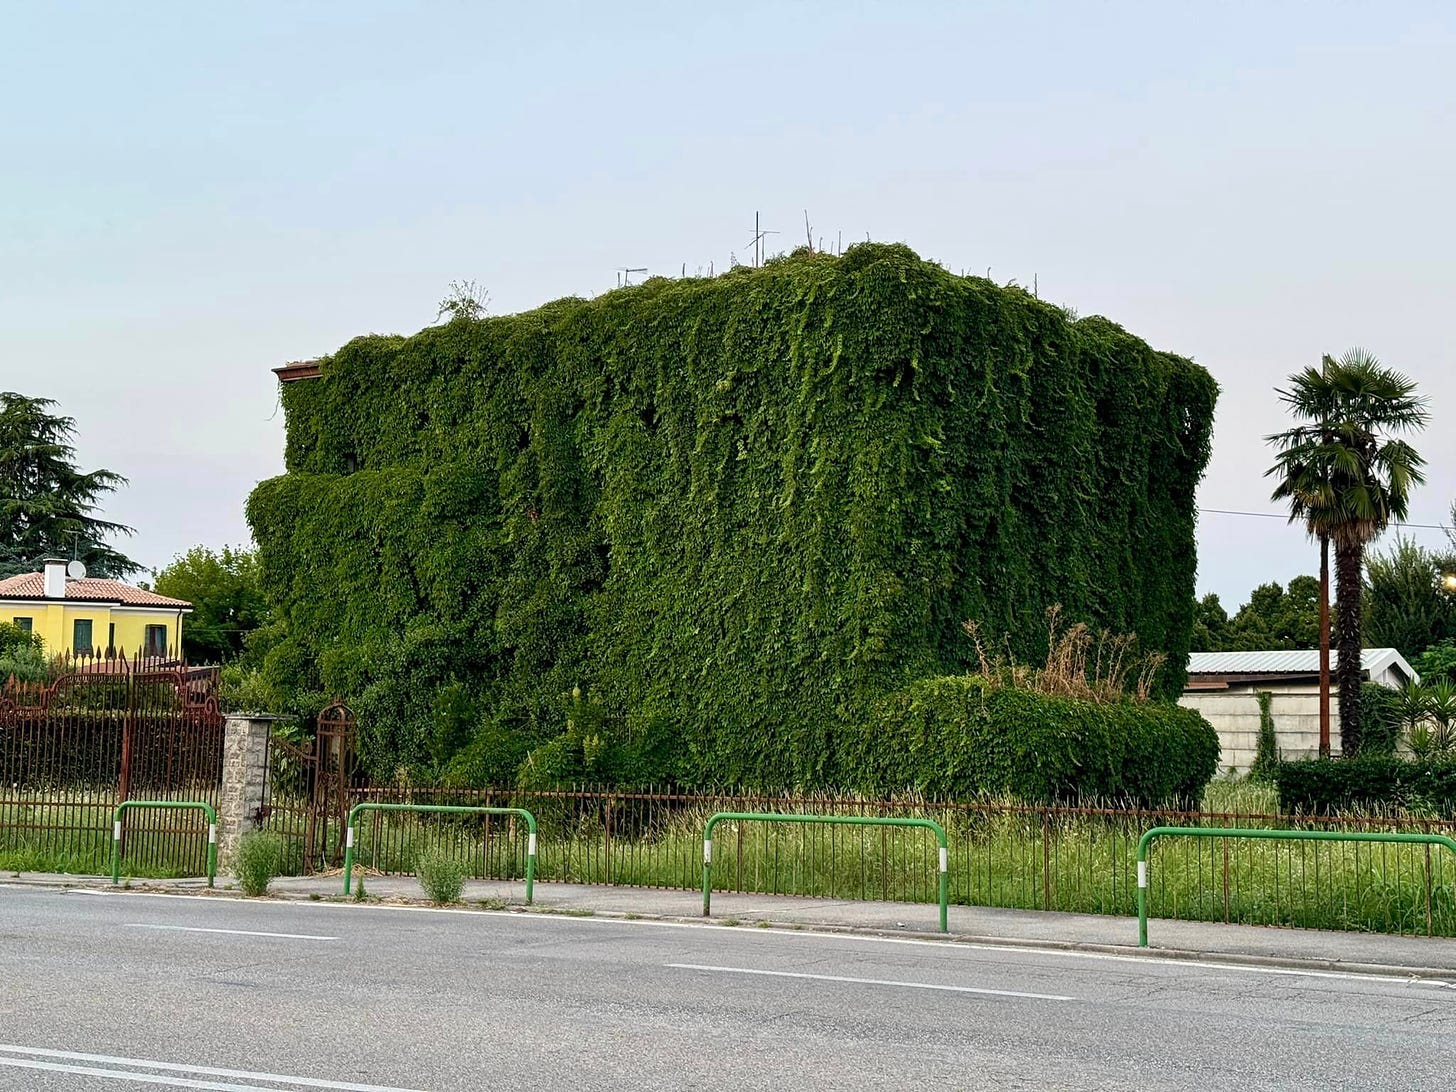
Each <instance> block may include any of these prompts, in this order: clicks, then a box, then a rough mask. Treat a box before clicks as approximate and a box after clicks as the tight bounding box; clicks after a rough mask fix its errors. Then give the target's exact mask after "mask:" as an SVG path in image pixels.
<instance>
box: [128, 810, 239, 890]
mask: <svg viewBox="0 0 1456 1092" xmlns="http://www.w3.org/2000/svg"><path fill="white" fill-rule="evenodd" d="M128 808H200V809H201V810H202V811H203V812H205V813H206V815H207V886H208V887H211V886H212V885H213V882H214V881H215V880H216V879H217V812H216V811H215V810H214V809H213V806H212V805H211V804H207V803H204V802H203V801H201V800H191V801H187V800H123V801H122V802H121V803H120V804H117V805H116V810H115V811H113V812H112V813H111V882H112V883H114V884H115V883H120V882H121V815H122V812H124V811H126V810H127V809H128Z"/></svg>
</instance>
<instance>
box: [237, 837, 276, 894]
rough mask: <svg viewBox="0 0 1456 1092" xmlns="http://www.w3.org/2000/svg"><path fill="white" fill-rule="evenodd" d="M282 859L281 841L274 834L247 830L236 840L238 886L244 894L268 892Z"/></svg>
mask: <svg viewBox="0 0 1456 1092" xmlns="http://www.w3.org/2000/svg"><path fill="white" fill-rule="evenodd" d="M282 859H283V843H282V840H281V839H280V838H279V837H278V835H276V834H269V833H265V832H263V831H261V830H254V831H249V832H248V833H247V834H244V835H243V837H242V839H241V841H239V842H238V862H237V869H238V887H240V888H241V889H242V892H243V894H244V895H250V896H254V897H256V896H258V895H266V894H267V893H268V884H269V883H270V882H271V881H272V879H273V877H274V876H276V875H278V866H279V864H280V862H281V861H282Z"/></svg>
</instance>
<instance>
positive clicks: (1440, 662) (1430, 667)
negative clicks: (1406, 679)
mask: <svg viewBox="0 0 1456 1092" xmlns="http://www.w3.org/2000/svg"><path fill="white" fill-rule="evenodd" d="M1411 666H1412V667H1413V668H1415V669H1416V674H1418V675H1419V676H1420V677H1421V681H1422V682H1426V683H1433V682H1439V681H1441V680H1442V679H1446V680H1447V681H1450V682H1456V642H1453V641H1442V642H1441V643H1440V644H1438V645H1432V646H1431V647H1430V648H1428V649H1426V650H1425V651H1424V652H1422V653H1421V654H1420V655H1419V656H1417V657H1416V658H1415V659H1414V660H1412V661H1411Z"/></svg>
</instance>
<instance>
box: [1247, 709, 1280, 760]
mask: <svg viewBox="0 0 1456 1092" xmlns="http://www.w3.org/2000/svg"><path fill="white" fill-rule="evenodd" d="M1254 698H1255V700H1257V701H1258V703H1259V739H1258V742H1257V744H1256V747H1255V750H1254V761H1253V763H1252V764H1251V765H1250V766H1249V776H1250V777H1251V778H1253V779H1254V780H1255V781H1272V780H1273V779H1274V771H1275V770H1276V769H1277V768H1278V766H1279V737H1278V735H1277V734H1276V733H1275V731H1274V711H1273V710H1274V695H1273V693H1272V692H1270V691H1268V690H1257V691H1255V692H1254Z"/></svg>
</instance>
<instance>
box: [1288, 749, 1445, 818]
mask: <svg viewBox="0 0 1456 1092" xmlns="http://www.w3.org/2000/svg"><path fill="white" fill-rule="evenodd" d="M1274 779H1275V782H1276V783H1277V784H1278V786H1279V807H1280V809H1281V810H1283V811H1286V812H1294V811H1299V812H1305V813H1308V814H1316V815H1325V814H1329V813H1332V812H1339V811H1346V810H1350V809H1370V808H1382V807H1383V808H1403V809H1407V810H1410V811H1417V812H1424V813H1428V814H1438V815H1453V814H1456V760H1453V759H1450V758H1445V759H1435V760H1428V761H1421V762H1415V761H1407V760H1406V759H1403V758H1397V757H1395V756H1394V755H1369V754H1363V755H1360V756H1358V757H1356V758H1336V759H1330V758H1311V759H1304V760H1302V761H1299V762H1285V763H1283V764H1281V765H1280V766H1279V768H1278V770H1277V771H1276V772H1275V775H1274Z"/></svg>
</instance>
